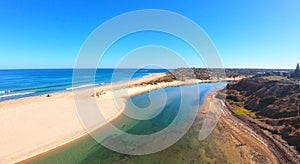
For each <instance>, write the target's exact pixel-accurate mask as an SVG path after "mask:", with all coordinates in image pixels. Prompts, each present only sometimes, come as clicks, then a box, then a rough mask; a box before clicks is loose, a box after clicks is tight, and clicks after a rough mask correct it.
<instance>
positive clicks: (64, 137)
mask: <svg viewBox="0 0 300 164" xmlns="http://www.w3.org/2000/svg"><path fill="white" fill-rule="evenodd" d="M163 76H165V74H159V75H156V74H154V75H152V76H148V77H143V78H138V79H134V80H132V81H130V82H119V83H116V84H114V85H121V88H119V90H121V89H128V95H127V96H123V98H127V97H130V96H134V95H137V94H142V93H145V92H150V91H153V90H157V89H161V88H166V87H174V86H182V85H193V84H197V83H205V82H218V81H220V80H218V81H215V80H211V81H209V80H205V81H204V80H189V81H184V82H182V81H176V80H175V81H172V82H161V83H157V84H155V85H151V84H148V85H146V86H145V85H141V83H143V82H147V81H151V80H155V79H158V78H160V77H163ZM227 80H232V79H227ZM136 85H137V86H136ZM93 89H94V90H95V93H97V91H98V92H99V91H103V90H104V91H106V92H107V93H105V94H104V95H100V98H98V97H97V98H96V97H95V96H94V97H92V96H91V95H90V97H92V98H93V99H95V98H96V99H97V102H98V101H101V99H102V98H103V97H104V98H106V100H107V99H111V98H109V97H108V96H107V95H109V94H108V93H110V92H112V89H116V88H113V87H112V85H111V84H110V85H105V86H98V87H95V88H93ZM85 90H87V89H86V88H84V89H80V90H77V91H79V92H80V91H85ZM66 97H67V98H68V99H67V98H66ZM101 97H102V98H101ZM70 98H71V99H70ZM72 99H73V92H71V91H70V92H63V93H56V94H53V95H52V96H51V97H46V96H43V95H42V96H35V97H28V98H23V99H14V100H8V101H3V102H0V105H1V106H3V107H4V110H0V118H2V117H3V116H2V114H3V111H4V113H5V112H8V113H7V114H8V116H9V115H18V114H19V113H18V112H19V111H21V110H20V109H19V108H18V107H20V108H23V110H25V113H24V111H23V113H22V114H23V115H24V114H25V116H27V117H25V118H24V117H22V119H23V121H26V119H28V118H31V119H36V117H38V116H39V115H38V114H37V115H35V116H28V115H30V113H32V112H34V111H32V108H33V107H34V108H35V111H38V110H37V109H36V108H43V107H45V103H49V102H50V103H49V104H51V103H53V102H54V101H60V102H58V103H57V104H55V102H54V104H55V105H64V104H66V103H68V102H69V103H73V105H74V102H73V101H72ZM64 100H66V101H64ZM111 100H112V99H111ZM24 103H25V104H27V106H29V107H31V108H28V107H27V108H26V107H24V106H26V105H24ZM28 104H29V105H28ZM55 105H53V106H52V107H51V105H50V107H49V106H48V107H47V105H46V109H43V112H45V113H48V114H49V113H50V114H51V112H52V109H53V107H55ZM17 108H18V109H19V110H17ZM24 108H25V109H24ZM62 108H63V107H62ZM71 108H72V109H73V110H74V106H72V105H71V106H70V105H69V106H67V107H65V110H69V111H68V112H69V113H68V112H65V113H63V114H64V115H69V114H70V113H71V115H72V118H71V120H72V121H73V122H72V121H71V122H72V123H75V125H65V127H64V128H65V129H68V130H69V128H70V129H71V130H69V133H68V134H65V133H60V135H61V136H52V137H53V138H52V140H49V138H48V140H47V138H46V139H45V140H47V142H46V143H45V142H41V141H40V142H39V143H35V144H33V145H31V147H32V146H33V147H34V148H31V147H30V149H29V150H28V147H27V150H24V149H21V152H20V149H19V150H18V149H15V150H14V146H12V145H11V144H9V146H10V147H11V148H12V149H10V151H9V152H10V153H7V152H2V153H1V151H0V157H1V159H2V160H1V161H2V162H8V163H10V162H12V163H15V162H22V161H26V160H27V159H31V158H34V157H36V156H39V155H41V154H44V153H47V152H51V151H53V150H55V149H57V148H59V147H61V146H63V145H66V144H70V143H73V142H76V141H77V140H78V139H80V138H83V137H85V136H87V135H88V133H86V131H85V130H84V129H83V127H82V125H81V123H79V122H80V121H79V120H78V118H77V117H78V116H77V115H74V111H70V109H71ZM109 108H111V107H109ZM5 109H8V110H5ZM56 110H57V109H56ZM12 111H13V112H12ZM117 111H118V110H116V109H114V111H113V112H110V113H109V112H108V113H106V117H105V118H106V120H107V121H109V122H112V121H114V120H115V119H117V118H118V117H119V115H120V114H121V113H122V111H118V112H117ZM14 112H15V113H14ZM27 112H29V113H27ZM101 112H102V111H101ZM104 112H107V110H106V111H104ZM26 113H27V114H26ZM35 114H36V113H35ZM60 114H61V113H60V112H59V110H58V113H54V114H53V113H52V117H53V115H54V116H58V117H59V115H60ZM75 114H76V111H75ZM42 116H44V115H42ZM74 116H75V118H74ZM19 117H20V116H19ZM52 117H51V116H48V115H47V117H45V116H44V117H43V118H44V119H46V120H50V119H51V118H52ZM65 118H68V117H66V116H65ZM65 118H61V120H65ZM54 119H55V117H54ZM1 121H2V122H5V121H7V118H6V119H2V120H0V123H1ZM39 121H40V120H39ZM55 121H57V120H54V122H55ZM52 122H53V120H52ZM58 122H59V121H58ZM33 123H39V122H34V121H33ZM60 123H61V122H60ZM63 123H65V121H64V122H63ZM46 124H47V123H46ZM6 125H8V124H6ZM54 125H55V123H54ZM78 125H79V126H78ZM104 125H105V124H103V125H102V124H101V125H100V126H99V127H98V128H101V127H103V126H104ZM2 126H3V124H2V125H0V130H3V128H2ZM4 126H5V124H4ZM18 126H21V127H22V122H21V124H20V121H19V124H18ZM43 126H44V127H47V126H45V125H43ZM43 126H42V127H38V128H37V129H38V131H42V132H43V131H45V130H43V129H44V127H43ZM48 126H49V127H50V128H53V127H52V126H51V123H50V124H49V125H48ZM63 126H64V125H63ZM76 126H77V127H76ZM8 127H9V126H8ZM28 127H30V126H28ZM6 128H7V127H6ZM16 128H20V127H16ZM55 128H57V129H55ZM55 128H54V131H55V130H56V131H57V130H58V129H61V130H62V128H61V127H57V126H55ZM72 128H73V129H72ZM33 129H34V128H33ZM75 129H76V130H75ZM6 130H7V129H6ZM29 130H32V129H29ZM50 130H51V129H50ZM4 131H5V128H4ZM14 132H16V133H18V131H17V130H15V131H14V130H11V131H10V133H11V134H12V135H17V136H20V134H15V133H14ZM35 133H36V132H35ZM35 133H33V134H31V135H34V136H31V137H27V140H29V141H31V140H33V139H32V137H33V138H34V137H37V136H35ZM46 134H47V133H46ZM0 135H1V134H0ZM21 136H22V135H21ZM41 136H43V135H41ZM41 136H39V137H40V138H43V137H41ZM74 136H75V137H74ZM1 138H3V137H1ZM5 139H6V141H2V142H5V143H6V142H8V143H14V142H10V140H13V139H10V138H9V137H7V136H6V138H5ZM50 139H51V138H50ZM7 140H8V141H7ZM14 144H15V145H16V144H18V142H17V143H14ZM19 144H20V143H19ZM6 145H8V144H6ZM36 145H39V146H36ZM4 147H5V145H4ZM25 148H26V146H25ZM2 151H3V150H2ZM3 154H4V155H3ZM1 155H2V156H1Z"/></svg>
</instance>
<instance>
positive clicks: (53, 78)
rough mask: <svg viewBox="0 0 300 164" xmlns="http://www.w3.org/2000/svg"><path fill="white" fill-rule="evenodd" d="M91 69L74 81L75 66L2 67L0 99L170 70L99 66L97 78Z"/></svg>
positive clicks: (63, 89)
mask: <svg viewBox="0 0 300 164" xmlns="http://www.w3.org/2000/svg"><path fill="white" fill-rule="evenodd" d="M91 71H94V70H92V69H80V72H83V73H81V74H79V77H78V76H77V77H76V81H75V82H74V83H73V84H72V79H73V78H72V76H73V69H16V70H0V101H5V100H11V99H19V98H25V97H30V96H39V95H44V94H52V93H57V92H65V91H69V90H73V89H80V88H86V87H93V86H100V85H105V84H110V83H112V82H118V81H124V80H127V79H129V78H131V79H136V78H141V77H145V76H150V75H152V74H156V73H166V72H168V70H166V69H138V70H136V69H97V70H96V74H95V77H90V76H88V77H87V74H89V73H90V72H91ZM84 72H86V73H84Z"/></svg>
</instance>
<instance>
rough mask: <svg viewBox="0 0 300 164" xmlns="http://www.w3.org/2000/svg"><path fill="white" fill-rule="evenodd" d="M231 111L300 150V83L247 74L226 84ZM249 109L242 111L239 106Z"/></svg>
mask: <svg viewBox="0 0 300 164" xmlns="http://www.w3.org/2000/svg"><path fill="white" fill-rule="evenodd" d="M226 89H227V90H226V100H227V102H228V103H229V104H230V106H231V107H232V109H231V110H232V111H233V112H234V113H236V114H237V115H239V117H245V118H248V119H249V120H251V121H252V122H255V123H257V124H258V125H259V126H260V127H261V128H263V129H266V130H269V131H271V132H272V133H273V134H276V135H280V136H281V137H282V138H283V139H284V140H285V141H287V142H288V143H289V144H290V145H293V146H295V147H296V149H297V150H298V152H300V117H299V116H298V112H299V110H300V109H299V106H300V86H299V85H296V84H294V83H292V82H288V81H283V80H282V81H279V80H277V81H276V80H267V79H262V78H250V79H249V78H247V79H242V80H240V81H238V82H237V83H233V84H229V85H228V86H227V87H226ZM241 109H242V110H244V111H247V112H240V111H239V110H241Z"/></svg>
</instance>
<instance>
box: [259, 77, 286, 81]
mask: <svg viewBox="0 0 300 164" xmlns="http://www.w3.org/2000/svg"><path fill="white" fill-rule="evenodd" d="M263 78H264V79H267V80H287V78H286V77H283V76H264V77H263Z"/></svg>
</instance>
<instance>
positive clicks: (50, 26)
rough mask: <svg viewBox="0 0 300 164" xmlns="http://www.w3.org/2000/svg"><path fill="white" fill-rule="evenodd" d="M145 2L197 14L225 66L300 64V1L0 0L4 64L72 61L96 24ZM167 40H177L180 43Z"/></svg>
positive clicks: (110, 59)
mask: <svg viewBox="0 0 300 164" xmlns="http://www.w3.org/2000/svg"><path fill="white" fill-rule="evenodd" d="M141 9H162V10H169V11H172V12H176V13H178V14H181V15H183V16H185V17H188V18H189V19H191V20H193V21H194V22H195V23H197V24H198V25H199V26H200V27H202V28H203V30H205V32H206V33H207V35H209V37H210V39H211V40H212V41H213V43H214V44H215V46H216V48H217V49H218V52H219V55H220V57H221V59H222V62H223V65H224V67H233V68H236V67H244V68H294V67H295V66H296V63H297V62H300V46H299V45H300V1H297V0H289V1H282V0H264V1H261V0H243V1H241V0H227V1H223V0H186V1H180V0H178V1H175V0H131V1H126V0H115V1H74V0H72V1H50V0H49V1H47V0H45V1H38V0H26V1H25V0H24V1H21V0H19V1H16V0H10V1H0V69H15V68H72V67H73V65H74V63H75V61H76V57H77V55H78V53H79V50H80V48H81V46H82V44H83V43H84V41H85V40H86V39H87V37H88V36H89V35H90V34H91V33H92V32H93V30H95V29H96V28H97V27H98V26H99V25H101V24H102V23H104V22H105V21H107V20H109V19H111V18H113V17H115V16H117V15H119V14H123V13H125V12H129V11H134V10H141ZM146 36H147V37H146ZM140 37H141V36H140ZM142 37H143V36H142ZM153 37H155V36H153ZM147 38H148V39H150V40H151V35H149V33H148V34H145V40H147ZM158 38H159V37H158ZM171 39H172V38H169V40H171ZM147 43H148V42H147ZM154 43H155V44H159V43H160V42H154ZM168 43H169V44H173V45H169V46H171V47H172V46H173V47H176V45H174V44H176V43H177V42H176V41H174V42H172V41H168ZM145 44H146V43H145ZM162 44H163V43H162ZM120 46H121V47H122V45H120ZM123 46H124V45H123ZM187 48H188V47H187ZM115 52H116V51H115ZM186 52H190V51H188V50H187V51H186ZM118 55H120V54H114V53H111V54H109V55H108V56H107V57H106V62H105V64H103V66H104V67H114V65H115V63H114V62H115V61H116V58H118V57H119V56H118ZM189 60H190V61H188V62H190V63H191V66H195V67H197V66H203V65H202V64H201V63H198V62H195V60H194V59H193V58H191V59H189Z"/></svg>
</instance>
